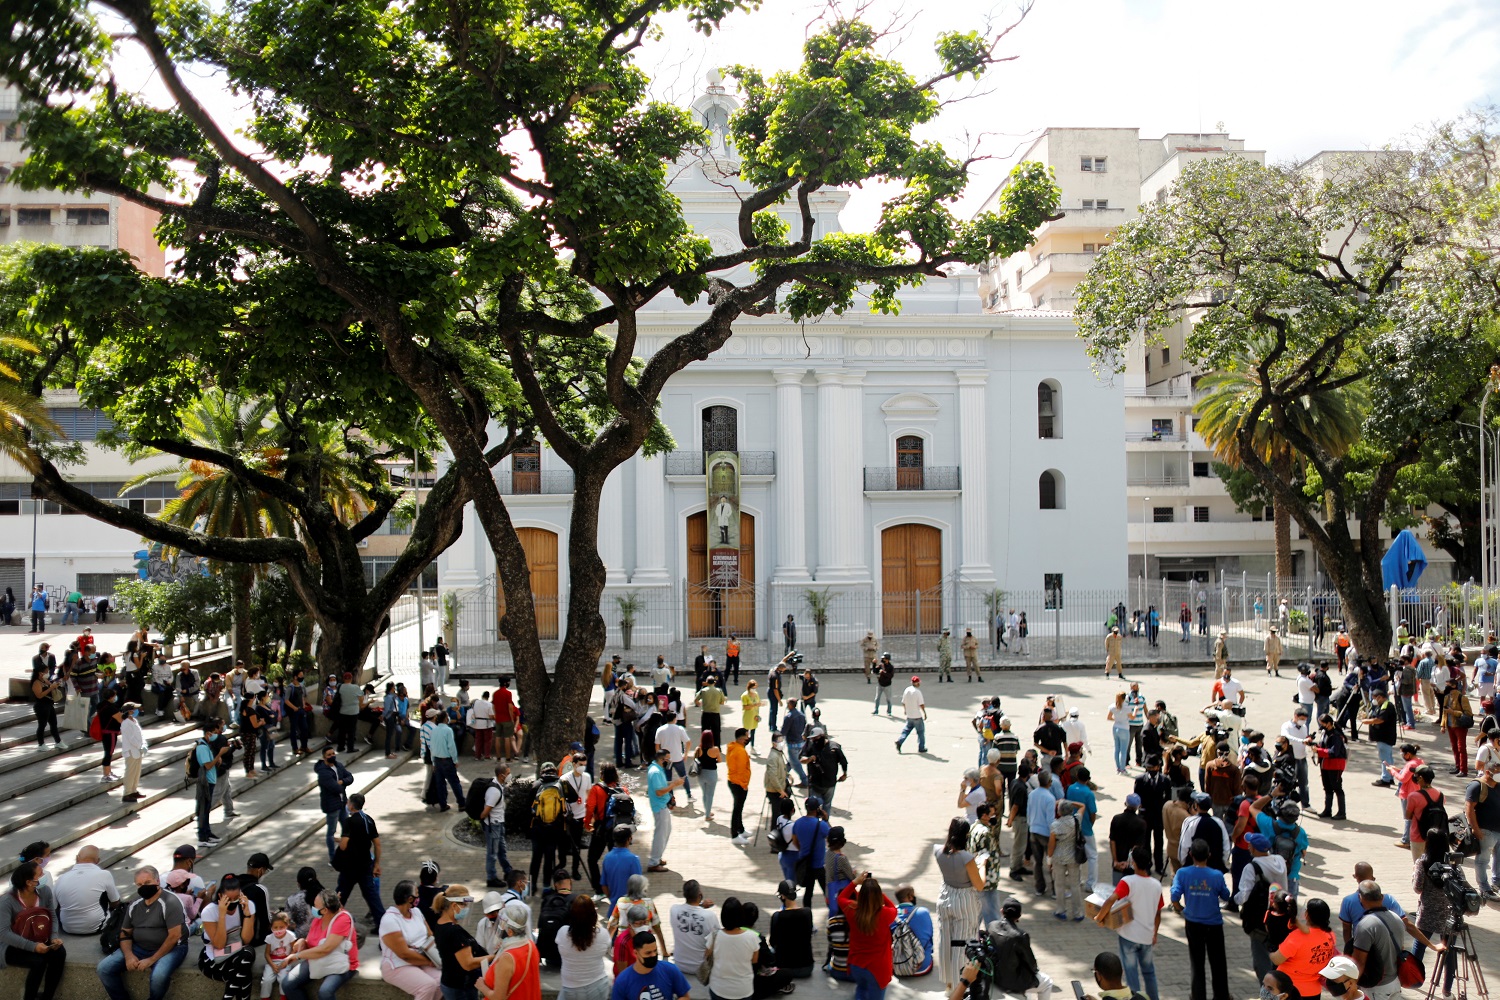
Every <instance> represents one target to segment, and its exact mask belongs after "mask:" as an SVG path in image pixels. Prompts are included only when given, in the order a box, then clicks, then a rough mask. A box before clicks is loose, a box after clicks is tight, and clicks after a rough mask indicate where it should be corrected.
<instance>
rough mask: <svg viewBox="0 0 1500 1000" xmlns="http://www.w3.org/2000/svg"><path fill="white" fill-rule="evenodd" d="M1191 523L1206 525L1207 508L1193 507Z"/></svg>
mask: <svg viewBox="0 0 1500 1000" xmlns="http://www.w3.org/2000/svg"><path fill="white" fill-rule="evenodd" d="M1193 523H1194V524H1207V523H1208V508H1207V507H1194V508H1193Z"/></svg>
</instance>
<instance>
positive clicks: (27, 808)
mask: <svg viewBox="0 0 1500 1000" xmlns="http://www.w3.org/2000/svg"><path fill="white" fill-rule="evenodd" d="M197 738H198V737H197V733H196V732H193V731H186V732H178V733H174V734H169V733H166V732H163V733H162V734H161V736H160V737H159V738H158V739H157V740H155V741H153V742H152V743H151V746H150V747H149V748H148V750H147V751H146V759H145V760H144V761H142V763H141V777H142V780H143V782H144V779H145V778H146V776H148V775H154V774H156V772H158V771H160V770H162V769H163V768H168V767H172V768H176V769H177V771H178V772H179V773H181V772H182V768H183V761H184V760H186V759H187V755H188V752H189V751H190V750H191V749H192V747H193V744H194V742H196V740H197ZM101 759H102V757H101V752H100V751H99V750H98V744H97V743H96V744H92V745H91V746H90V747H89V748H87V749H86V750H85V751H82V752H74V753H70V754H64V755H62V756H58V757H53V758H51V759H49V760H46V761H43V762H41V764H40V766H38V767H37V768H35V769H25V770H20V771H13V772H10V773H8V774H5V775H0V836H3V835H5V834H8V833H13V832H15V831H16V830H19V829H21V828H22V827H24V826H27V825H29V824H31V823H33V822H35V820H36V818H37V817H38V816H50V815H52V814H54V813H57V812H61V811H62V810H64V809H67V808H70V807H72V806H75V805H78V804H79V803H82V802H85V801H88V800H90V799H93V798H95V797H102V796H110V797H113V796H115V795H118V794H121V786H122V785H123V784H124V781H123V780H121V779H118V778H117V779H115V780H114V781H110V782H103V781H100V780H98V777H97V775H96V774H95V773H94V772H96V771H97V770H98V769H99V764H100V761H101ZM124 768H125V765H124V762H123V761H122V760H120V759H119V756H118V755H116V759H115V764H114V770H115V773H116V774H123V772H124Z"/></svg>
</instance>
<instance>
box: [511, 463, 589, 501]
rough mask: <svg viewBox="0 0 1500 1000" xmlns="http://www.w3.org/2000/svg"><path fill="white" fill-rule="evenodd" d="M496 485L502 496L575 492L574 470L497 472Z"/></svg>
mask: <svg viewBox="0 0 1500 1000" xmlns="http://www.w3.org/2000/svg"><path fill="white" fill-rule="evenodd" d="M495 485H496V486H498V487H499V489H500V495H501V496H508V497H525V496H544V495H556V494H565V493H572V492H573V470H571V469H549V470H547V471H545V472H515V471H507V472H497V473H495Z"/></svg>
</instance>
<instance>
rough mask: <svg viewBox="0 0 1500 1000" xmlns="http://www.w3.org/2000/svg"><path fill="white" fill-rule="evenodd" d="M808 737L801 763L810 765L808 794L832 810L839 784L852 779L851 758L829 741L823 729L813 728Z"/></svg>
mask: <svg viewBox="0 0 1500 1000" xmlns="http://www.w3.org/2000/svg"><path fill="white" fill-rule="evenodd" d="M807 736H808V738H807V750H806V753H805V754H804V755H803V757H802V763H804V764H806V765H807V784H808V795H809V796H811V797H816V798H817V799H818V800H819V801H820V802H822V804H823V807H824V808H826V809H828V810H832V809H833V796H834V794H835V793H836V792H837V791H838V787H839V783H840V782H843V781H847V780H848V779H849V758H848V757H846V756H845V755H844V748H843V747H842V746H841V745H840V744H839V743H838V742H837V741H835V740H832V739H829V737H828V730H827V729H825V728H823V727H822V726H813V727H812V728H811V729H810V730H808V734H807Z"/></svg>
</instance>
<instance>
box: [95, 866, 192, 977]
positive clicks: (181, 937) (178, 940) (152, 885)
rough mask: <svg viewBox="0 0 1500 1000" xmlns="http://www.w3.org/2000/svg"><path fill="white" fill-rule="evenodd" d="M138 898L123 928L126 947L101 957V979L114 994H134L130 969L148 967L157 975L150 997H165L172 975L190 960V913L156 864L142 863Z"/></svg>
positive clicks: (128, 910)
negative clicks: (128, 981) (168, 888)
mask: <svg viewBox="0 0 1500 1000" xmlns="http://www.w3.org/2000/svg"><path fill="white" fill-rule="evenodd" d="M135 892H136V897H137V898H136V899H135V901H133V902H131V903H130V904H129V905H128V907H127V908H126V910H125V923H124V925H123V926H122V927H121V928H120V947H119V949H118V950H116V951H113V952H111V953H110V954H108V955H106V956H105V957H104V959H103V960H102V961H101V962H100V963H99V968H98V973H99V982H101V983H102V984H104V992H105V993H107V994H108V995H109V998H110V1000H129V997H130V994H129V993H128V992H127V991H126V989H125V972H126V970H129V971H131V972H147V973H149V974H150V976H151V992H150V1000H163V998H165V997H166V995H167V990H168V989H169V988H171V984H172V976H173V975H175V974H176V972H177V970H178V969H179V968H181V967H182V963H183V962H184V961H186V960H187V953H188V942H187V934H186V933H185V932H184V930H183V926H184V924H185V923H186V919H187V918H186V915H185V913H184V912H183V908H182V902H181V901H180V900H179V899H178V898H177V896H176V895H175V894H173V893H170V892H163V891H162V886H161V877H160V875H159V874H158V872H157V870H156V869H155V868H153V867H151V866H150V865H146V866H144V867H142V868H138V869H136V873H135Z"/></svg>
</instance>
